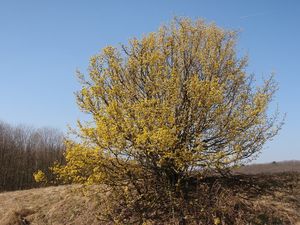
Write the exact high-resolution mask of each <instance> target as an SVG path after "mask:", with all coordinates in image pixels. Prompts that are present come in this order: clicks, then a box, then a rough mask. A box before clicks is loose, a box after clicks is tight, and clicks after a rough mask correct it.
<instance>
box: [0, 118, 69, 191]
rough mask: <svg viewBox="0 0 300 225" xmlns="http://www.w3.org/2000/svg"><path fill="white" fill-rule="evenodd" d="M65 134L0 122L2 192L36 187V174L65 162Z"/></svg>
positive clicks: (49, 129)
mask: <svg viewBox="0 0 300 225" xmlns="http://www.w3.org/2000/svg"><path fill="white" fill-rule="evenodd" d="M63 152H64V142H63V134H62V133H61V132H60V131H59V130H57V129H53V128H33V127H30V126H24V125H18V126H12V125H9V124H7V123H4V122H1V121H0V191H11V190H19V189H27V188H33V187H37V186H38V185H39V184H37V183H36V182H35V180H34V177H33V173H34V172H36V171H37V170H43V171H44V172H45V173H46V175H47V176H50V177H51V174H52V173H51V171H50V170H49V167H50V166H52V165H53V163H54V162H55V161H57V162H59V163H63V160H64V157H63Z"/></svg>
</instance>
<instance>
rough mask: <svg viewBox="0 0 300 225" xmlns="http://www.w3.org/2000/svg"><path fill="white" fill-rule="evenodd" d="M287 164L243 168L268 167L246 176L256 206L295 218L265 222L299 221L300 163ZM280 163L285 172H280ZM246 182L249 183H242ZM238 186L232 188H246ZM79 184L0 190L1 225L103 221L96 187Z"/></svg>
mask: <svg viewBox="0 0 300 225" xmlns="http://www.w3.org/2000/svg"><path fill="white" fill-rule="evenodd" d="M288 165H291V163H290V162H284V163H275V164H274V163H273V164H264V165H252V166H248V167H247V168H246V169H247V170H246V169H245V168H243V169H244V172H245V171H247V172H248V173H251V171H252V172H253V171H257V170H255V169H257V168H260V169H262V168H264V169H265V170H260V174H255V175H252V174H251V175H243V176H244V177H243V180H245V181H246V180H250V179H256V180H257V183H256V185H255V186H249V187H247V188H244V189H245V190H246V191H245V193H246V194H247V196H248V197H249V198H251V199H252V202H253V205H254V206H257V207H262V206H263V209H264V210H265V209H267V210H269V209H272V211H273V212H278V213H280V215H284V216H285V217H286V218H290V219H291V221H292V222H291V223H288V222H286V223H277V222H276V223H275V222H274V223H273V222H272V223H270V222H269V223H266V224H300V213H299V212H300V173H297V172H286V171H287V170H289V171H290V170H296V171H297V170H298V169H299V168H300V167H299V165H300V163H299V162H294V163H293V169H291V167H289V169H287V168H288ZM296 165H297V166H296ZM280 166H281V167H282V168H281V171H285V172H284V173H278V170H279V169H278V167H280ZM250 168H251V169H250ZM271 168H273V169H274V168H277V170H275V172H276V173H272V174H270V173H271V172H272V169H271ZM283 168H285V169H283ZM295 168H296V169H295ZM263 172H266V173H267V174H263ZM239 176H240V175H239ZM245 184H246V182H244V183H243V184H242V185H245ZM237 186H238V185H236V187H234V186H233V187H232V188H238V189H243V188H242V187H237ZM79 187H80V186H78V185H67V186H57V187H46V188H39V189H31V190H23V191H14V192H3V193H0V215H1V217H0V225H15V224H20V225H25V224H32V225H44V224H45V225H47V224H49V225H50V224H51V225H61V224H70V225H71V224H76V225H77V224H83V225H84V224H86V225H93V224H95V225H96V224H103V223H102V222H101V221H100V220H99V217H98V215H99V212H100V211H101V203H100V204H99V203H97V199H99V196H98V195H97V192H96V190H97V186H94V187H91V188H90V189H89V191H86V192H84V193H83V192H82V191H80V189H79ZM100 202H101V201H100ZM276 216H278V215H276ZM262 217H263V215H262Z"/></svg>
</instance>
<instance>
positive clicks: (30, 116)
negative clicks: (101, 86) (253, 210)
mask: <svg viewBox="0 0 300 225" xmlns="http://www.w3.org/2000/svg"><path fill="white" fill-rule="evenodd" d="M174 16H187V17H190V18H192V19H196V18H204V19H206V20H207V21H209V22H211V21H213V22H215V23H216V24H217V25H219V26H221V27H224V28H229V29H235V30H239V31H240V38H239V42H238V51H239V53H241V54H248V55H249V59H250V60H249V67H248V71H249V73H254V74H255V75H256V77H257V79H258V80H259V79H260V78H261V77H262V76H268V75H269V74H270V73H271V72H275V73H276V80H277V81H278V83H279V87H280V89H279V91H278V92H277V95H276V99H275V103H278V105H279V107H280V111H281V112H285V113H287V117H286V122H285V125H284V127H283V129H282V131H281V132H280V134H279V135H278V136H276V137H275V139H274V141H273V142H271V143H270V144H268V145H267V148H266V149H265V150H264V151H263V153H262V154H261V156H260V158H259V159H258V160H257V162H269V161H274V160H275V161H279V160H290V159H298V160H300V141H299V139H300V131H299V128H300V119H299V116H300V104H299V102H300V1H297V0H294V1H292V0H286V1H283V0H281V1H279V0H264V1H261V0H248V1H238V0H235V1H233V0H226V1H222V0H218V1H217V0H206V1H201V0H186V1H184V0H172V1H171V0H152V1H142V0H136V1H133V0H127V1H122V0H119V1H115V0H110V1H100V0H97V1H96V0H95V1H93V0H89V1H84V0H81V1H78V0H77V1H76V0H72V1H71V0H64V1H59V0H52V1H40V0H36V1H34V0H27V1H21V0H19V1H16V0H10V1H8V0H7V1H5V0H0V120H2V121H5V122H8V123H10V124H19V123H23V124H28V125H33V126H36V127H41V126H51V127H55V128H59V129H61V130H63V131H66V126H67V124H69V125H71V126H73V125H74V124H75V121H76V120H77V119H80V118H83V115H82V114H81V112H80V111H79V110H78V108H77V106H76V103H75V97H74V94H73V93H74V92H75V91H77V90H79V88H80V86H79V85H78V82H77V80H76V77H75V71H76V69H79V70H81V71H82V72H85V71H86V68H87V65H88V60H89V58H90V56H92V55H94V54H96V53H98V52H99V51H100V50H101V49H102V48H103V47H104V46H107V45H114V46H117V45H119V44H120V43H126V42H127V41H128V39H130V38H132V37H140V36H141V35H142V34H147V33H149V32H151V31H155V30H157V28H158V27H159V26H160V25H162V24H163V23H167V22H169V21H170V20H171V19H172V18H173V17H174Z"/></svg>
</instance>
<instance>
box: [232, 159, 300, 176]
mask: <svg viewBox="0 0 300 225" xmlns="http://www.w3.org/2000/svg"><path fill="white" fill-rule="evenodd" d="M236 172H238V173H243V174H261V173H264V174H271V173H282V172H299V173H300V161H297V160H294V161H282V162H275V161H274V162H271V163H262V164H252V165H247V166H243V167H241V168H239V169H238V170H237V171H236Z"/></svg>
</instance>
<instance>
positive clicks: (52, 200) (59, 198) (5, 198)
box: [0, 185, 99, 225]
mask: <svg viewBox="0 0 300 225" xmlns="http://www.w3.org/2000/svg"><path fill="white" fill-rule="evenodd" d="M0 203H1V204H0V215H1V217H0V225H17V224H20V225H25V224H32V225H47V224H49V225H50V224H51V225H61V224H65V225H67V224H91V225H93V224H99V221H98V220H97V218H96V217H95V212H97V210H99V207H98V205H97V204H98V203H97V201H96V199H95V198H93V197H91V196H90V197H87V196H85V195H84V194H83V193H81V192H80V190H79V186H76V185H72V186H58V187H47V188H39V189H31V190H25V191H14V192H4V193H1V194H0Z"/></svg>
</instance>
